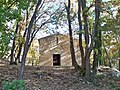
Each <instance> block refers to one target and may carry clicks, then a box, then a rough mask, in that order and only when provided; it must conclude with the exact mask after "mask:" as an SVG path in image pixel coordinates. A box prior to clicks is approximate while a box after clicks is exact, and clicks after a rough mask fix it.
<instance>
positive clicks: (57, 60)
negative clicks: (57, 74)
mask: <svg viewBox="0 0 120 90" xmlns="http://www.w3.org/2000/svg"><path fill="white" fill-rule="evenodd" d="M53 66H60V54H53Z"/></svg>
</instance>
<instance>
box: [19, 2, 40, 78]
mask: <svg viewBox="0 0 120 90" xmlns="http://www.w3.org/2000/svg"><path fill="white" fill-rule="evenodd" d="M41 2H42V0H38V2H37V6H36V8H35V12H34V14H33V16H32V18H31V20H30V24H29V26H28V32H27V37H26V42H25V45H24V51H23V56H22V63H21V68H20V73H19V77H18V79H19V80H21V79H23V74H24V71H25V62H26V56H27V53H28V45H29V40H30V34H31V30H32V26H33V23H34V20H35V18H36V13H37V10H38V8H39V5H40V4H41Z"/></svg>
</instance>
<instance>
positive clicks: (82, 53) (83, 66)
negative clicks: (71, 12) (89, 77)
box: [78, 0, 85, 69]
mask: <svg viewBox="0 0 120 90" xmlns="http://www.w3.org/2000/svg"><path fill="white" fill-rule="evenodd" d="M78 22H79V31H80V33H79V48H80V53H81V60H82V69H85V60H84V50H83V46H82V20H81V0H78Z"/></svg>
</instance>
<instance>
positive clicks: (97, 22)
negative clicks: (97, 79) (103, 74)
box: [93, 0, 102, 73]
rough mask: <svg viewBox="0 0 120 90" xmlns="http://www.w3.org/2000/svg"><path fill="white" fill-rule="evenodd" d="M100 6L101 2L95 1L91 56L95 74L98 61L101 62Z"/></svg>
mask: <svg viewBox="0 0 120 90" xmlns="http://www.w3.org/2000/svg"><path fill="white" fill-rule="evenodd" d="M100 4H101V0H96V1H95V27H94V29H95V46H94V55H93V58H94V60H93V70H94V72H95V73H96V71H97V67H98V61H101V57H102V53H101V47H102V42H101V31H100V30H99V27H100V20H99V17H100Z"/></svg>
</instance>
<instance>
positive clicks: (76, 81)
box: [0, 65, 120, 90]
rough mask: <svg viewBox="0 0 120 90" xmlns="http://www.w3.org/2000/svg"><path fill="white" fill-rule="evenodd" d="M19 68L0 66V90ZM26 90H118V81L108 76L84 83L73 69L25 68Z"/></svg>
mask: <svg viewBox="0 0 120 90" xmlns="http://www.w3.org/2000/svg"><path fill="white" fill-rule="evenodd" d="M19 68H20V66H15V65H12V66H11V65H0V90H2V82H3V81H12V80H17V78H18V72H19ZM24 80H25V82H26V88H27V90H120V79H116V78H111V77H110V76H108V74H103V75H98V76H97V77H95V78H94V80H93V79H91V81H89V82H88V81H86V80H84V78H82V77H80V76H79V73H78V72H76V71H75V70H74V68H73V67H40V66H37V67H35V66H26V71H25V73H24Z"/></svg>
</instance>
